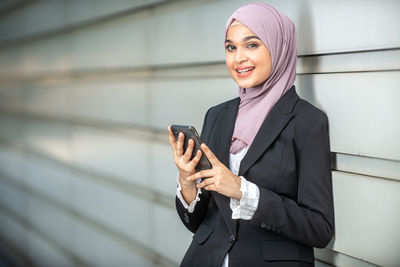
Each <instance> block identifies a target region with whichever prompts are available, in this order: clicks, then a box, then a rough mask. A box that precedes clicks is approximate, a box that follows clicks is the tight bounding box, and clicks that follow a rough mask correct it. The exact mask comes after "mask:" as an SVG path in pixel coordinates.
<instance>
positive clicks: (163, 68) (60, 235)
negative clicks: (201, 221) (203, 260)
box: [0, 0, 400, 267]
mask: <svg viewBox="0 0 400 267" xmlns="http://www.w3.org/2000/svg"><path fill="white" fill-rule="evenodd" d="M247 2H248V1H163V0H131V1H129V0H115V1H106V0H97V1H96V0H92V1H89V0H80V1H78V0H75V1H74V0H70V1H60V0H43V1H39V0H37V1H32V0H31V1H25V0H2V1H0V266H139V267H140V266H177V265H178V264H179V262H180V260H181V259H182V257H183V255H184V253H185V251H186V249H187V247H188V245H189V243H190V241H191V238H192V234H191V233H190V232H189V231H188V230H186V228H185V227H184V226H183V224H182V223H181V222H180V221H179V219H178V216H177V214H176V212H175V209H174V196H175V192H176V168H175V165H174V163H173V160H172V156H171V151H170V147H169V144H168V138H167V126H168V125H169V124H172V123H181V124H192V125H194V126H195V127H196V128H197V129H198V130H200V129H201V126H202V121H203V116H204V114H205V112H206V110H207V109H208V108H209V107H211V106H212V105H215V104H217V103H220V102H222V101H226V100H228V99H230V98H233V97H236V96H237V85H236V84H235V83H234V82H233V80H232V79H231V78H230V76H229V74H228V72H227V70H226V69H225V65H224V46H223V33H224V27H225V23H226V20H227V19H228V17H229V16H230V15H231V13H233V11H235V10H236V9H237V8H238V7H239V6H241V5H243V4H245V3H247ZM267 2H268V3H270V4H272V5H274V6H275V7H277V8H278V9H279V10H281V11H282V12H283V13H285V14H287V15H288V16H289V17H290V18H291V19H292V20H293V21H294V22H295V24H296V27H297V32H298V43H299V45H298V46H299V47H298V54H299V56H298V68H297V74H298V75H297V78H296V86H297V92H298V93H299V94H300V95H301V96H302V97H303V98H305V99H307V100H308V101H310V102H311V103H313V104H314V105H316V106H317V107H319V108H320V109H322V110H324V111H325V112H326V113H327V114H328V117H329V120H330V138H331V150H332V175H333V183H334V198H335V199H334V200H335V217H336V218H335V220H336V235H335V237H334V239H333V240H332V242H331V243H330V244H329V245H328V247H327V248H326V249H316V250H315V254H316V259H317V260H316V265H317V266H329V265H333V266H375V265H380V266H400V253H399V252H400V231H399V227H400V138H399V137H400V123H399V121H400V107H399V101H400V88H399V85H400V75H399V74H400V72H399V71H400V30H399V25H400V16H399V14H400V1H397V0H384V1H382V0H363V1H361V0H347V1H344V0H341V1H337V0H335V1H333V0H326V1H317V0H302V1H298V0H271V1H267Z"/></svg>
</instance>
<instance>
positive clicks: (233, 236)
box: [229, 235, 236, 243]
mask: <svg viewBox="0 0 400 267" xmlns="http://www.w3.org/2000/svg"><path fill="white" fill-rule="evenodd" d="M235 240H236V237H235V235H231V236H230V237H229V242H230V243H233V242H235Z"/></svg>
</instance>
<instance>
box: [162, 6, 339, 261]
mask: <svg viewBox="0 0 400 267" xmlns="http://www.w3.org/2000/svg"><path fill="white" fill-rule="evenodd" d="M225 56H226V66H227V68H228V70H229V73H230V75H231V77H232V78H233V79H234V80H235V82H236V83H237V84H238V85H239V97H238V98H235V99H232V100H229V101H227V102H224V103H222V104H219V105H217V106H214V107H211V108H210V109H209V110H208V111H207V114H206V116H205V119H204V124H203V129H202V134H201V139H202V141H203V142H204V143H203V144H202V146H201V149H202V151H195V152H194V153H196V156H195V157H194V158H193V159H192V160H190V158H191V155H192V153H193V141H191V142H189V146H188V149H187V150H186V151H183V141H184V138H185V137H184V135H183V134H182V133H181V134H180V135H179V137H178V140H175V137H174V136H173V134H172V131H171V129H170V128H169V138H170V143H171V148H172V150H173V156H174V160H175V163H176V165H177V168H178V172H179V181H178V189H177V197H176V208H177V211H178V214H179V216H180V218H181V220H182V222H183V224H184V225H185V226H186V227H187V228H188V229H189V230H190V231H192V232H193V233H194V236H193V241H192V243H191V245H190V247H189V248H188V250H187V252H186V254H185V256H184V258H183V260H182V263H181V266H202V267H203V266H218V267H219V266H224V267H227V266H246V265H247V266H285V267H286V266H313V265H314V254H313V247H320V248H321V247H325V246H326V245H327V244H328V243H329V241H330V239H331V238H332V235H333V233H334V212H333V197H332V180H331V172H330V146H329V136H328V120H327V116H326V115H325V114H324V113H323V112H322V111H320V110H319V109H317V108H316V107H314V106H312V105H311V104H309V103H308V102H306V101H305V100H303V99H301V98H299V96H298V95H297V93H296V90H295V87H294V85H293V84H294V80H295V77H296V60H297V40H296V31H295V27H294V24H293V22H292V21H291V20H290V19H289V18H288V17H286V16H285V15H284V14H282V13H281V12H279V11H278V10H276V9H275V8H273V7H272V6H270V5H267V4H263V3H250V4H247V5H245V6H242V7H241V8H239V9H238V10H237V11H236V12H234V13H233V14H232V16H231V17H230V18H229V19H228V22H227V24H226V28H225ZM202 153H205V155H206V156H207V158H208V159H209V160H210V162H211V164H212V168H211V169H209V170H203V171H199V172H197V173H196V172H195V166H196V165H197V163H198V161H199V160H200V157H201V155H202ZM202 178H205V179H203V181H201V180H200V179H202Z"/></svg>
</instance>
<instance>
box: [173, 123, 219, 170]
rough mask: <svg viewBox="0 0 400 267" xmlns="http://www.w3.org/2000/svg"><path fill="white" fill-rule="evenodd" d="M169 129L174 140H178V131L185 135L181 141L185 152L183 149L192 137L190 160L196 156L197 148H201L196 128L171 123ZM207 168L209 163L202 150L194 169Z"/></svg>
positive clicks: (209, 167)
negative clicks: (192, 144)
mask: <svg viewBox="0 0 400 267" xmlns="http://www.w3.org/2000/svg"><path fill="white" fill-rule="evenodd" d="M171 130H172V133H173V134H174V136H175V139H176V140H178V136H179V133H180V132H182V133H183V134H184V135H185V140H184V142H183V153H185V151H186V149H187V147H188V144H189V140H190V139H192V140H193V141H194V146H193V153H192V156H191V157H190V159H191V160H192V159H193V158H194V157H195V156H196V153H197V150H201V148H200V145H201V140H200V136H199V134H198V133H197V131H196V128H194V127H193V126H191V125H176V124H173V125H171ZM207 169H211V163H210V161H209V160H208V159H207V157H206V155H205V154H204V152H203V151H202V155H201V158H200V161H199V162H198V163H197V166H196V171H201V170H207Z"/></svg>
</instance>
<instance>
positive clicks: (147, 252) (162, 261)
mask: <svg viewBox="0 0 400 267" xmlns="http://www.w3.org/2000/svg"><path fill="white" fill-rule="evenodd" d="M0 179H1V180H3V181H5V182H6V183H8V184H9V185H10V186H12V187H14V188H15V189H16V190H19V191H20V192H23V193H25V194H29V195H31V196H33V197H35V198H36V199H39V200H41V201H43V202H45V203H47V204H49V205H50V206H53V207H54V208H56V209H58V210H60V211H62V212H63V213H64V214H67V215H69V216H71V217H73V218H75V219H77V220H79V221H80V222H82V223H84V224H86V225H87V226H89V227H90V228H92V229H94V230H96V231H97V232H99V233H101V234H103V235H105V236H107V237H109V238H111V239H113V240H115V241H116V242H118V243H119V244H121V245H122V246H124V247H126V248H128V249H130V250H132V251H134V252H135V253H138V254H140V255H142V256H143V257H145V258H146V259H148V260H150V261H151V262H153V263H154V264H158V265H161V266H176V265H177V263H176V262H174V261H172V260H170V259H168V258H167V257H165V256H163V255H161V254H160V253H158V252H157V251H155V250H153V249H152V248H150V247H147V246H146V245H144V244H142V243H141V242H139V241H137V240H134V239H133V238H128V237H126V235H125V234H123V233H119V232H118V231H116V230H114V229H110V228H109V227H108V226H105V225H104V224H103V223H101V222H98V221H97V220H95V219H92V218H90V217H89V216H87V215H85V214H83V213H81V212H79V211H77V210H75V209H73V208H71V207H68V206H66V205H65V204H63V203H61V202H59V201H57V200H55V199H53V198H51V197H48V196H45V195H44V194H42V193H41V192H39V191H37V190H35V189H32V188H28V187H27V186H26V185H24V184H22V183H21V182H17V181H16V179H14V178H11V177H8V176H5V175H3V174H2V173H0ZM1 206H2V204H0V207H1Z"/></svg>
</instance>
